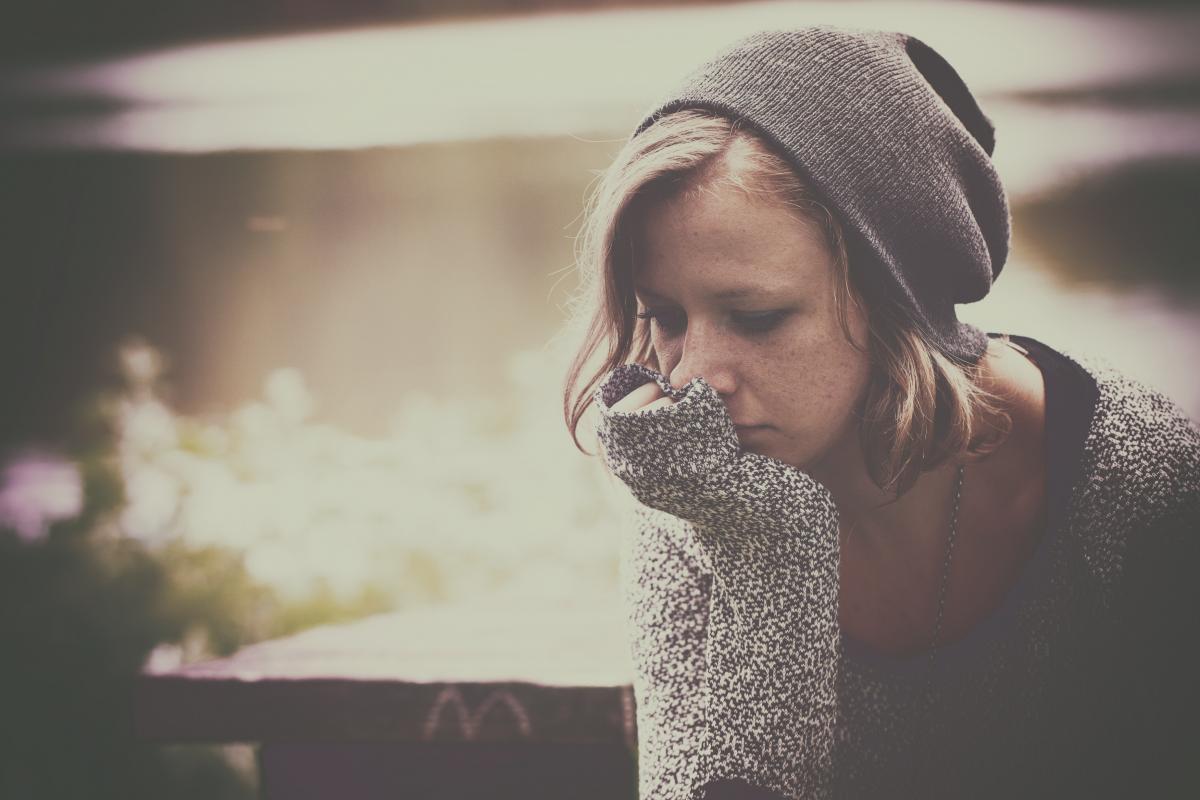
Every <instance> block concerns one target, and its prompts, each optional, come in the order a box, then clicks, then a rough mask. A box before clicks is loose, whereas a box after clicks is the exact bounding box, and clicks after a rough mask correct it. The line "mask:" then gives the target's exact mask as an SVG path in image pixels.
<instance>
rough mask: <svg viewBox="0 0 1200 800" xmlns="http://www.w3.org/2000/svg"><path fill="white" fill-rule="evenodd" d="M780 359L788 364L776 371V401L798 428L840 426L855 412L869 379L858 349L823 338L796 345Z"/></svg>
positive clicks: (780, 361) (782, 362)
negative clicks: (845, 347) (823, 339)
mask: <svg viewBox="0 0 1200 800" xmlns="http://www.w3.org/2000/svg"><path fill="white" fill-rule="evenodd" d="M778 363H779V364H781V365H783V364H785V365H787V368H786V369H782V370H777V372H776V381H777V386H778V389H779V391H778V392H777V393H776V403H777V404H778V405H779V406H780V407H783V408H788V409H789V410H790V414H789V416H790V417H791V419H792V422H793V423H794V424H795V425H796V426H797V427H798V428H802V429H809V430H813V429H822V430H828V429H830V428H835V429H836V428H840V427H841V426H842V425H843V424H844V423H845V421H846V420H847V419H848V418H849V417H850V416H851V415H852V414H853V413H854V411H855V409H856V408H857V404H858V401H859V398H860V395H861V393H862V391H863V389H864V387H865V385H866V380H867V375H866V366H865V361H864V360H863V357H862V356H861V355H860V354H859V353H858V352H857V351H855V350H853V349H849V348H848V346H847V349H843V348H841V347H839V346H836V345H835V344H833V343H829V342H821V343H819V344H814V345H813V346H812V347H809V346H800V347H796V348H793V349H791V350H790V351H789V352H788V353H786V354H784V355H782V356H781V357H780V359H779V361H778Z"/></svg>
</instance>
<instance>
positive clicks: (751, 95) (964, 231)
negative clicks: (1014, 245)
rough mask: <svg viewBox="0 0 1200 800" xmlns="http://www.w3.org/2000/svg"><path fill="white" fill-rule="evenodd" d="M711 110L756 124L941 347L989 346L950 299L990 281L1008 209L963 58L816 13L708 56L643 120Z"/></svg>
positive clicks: (852, 249) (965, 297)
mask: <svg viewBox="0 0 1200 800" xmlns="http://www.w3.org/2000/svg"><path fill="white" fill-rule="evenodd" d="M680 109H705V110H709V111H713V112H715V113H718V114H721V115H722V116H726V117H729V118H731V119H733V120H737V121H739V122H740V123H742V124H744V125H745V126H746V127H747V128H749V129H751V130H753V131H754V132H756V133H758V134H759V135H760V136H761V137H763V138H764V139H765V140H766V141H767V142H768V143H769V144H771V145H772V146H773V147H774V149H776V150H778V151H779V153H780V154H781V155H783V156H785V157H786V158H787V159H788V160H789V161H790V162H791V163H792V165H793V166H794V167H795V168H796V170H797V173H798V174H799V176H800V177H801V178H802V179H803V180H805V181H806V182H807V183H808V184H809V185H810V186H811V187H812V190H813V192H814V194H815V195H816V196H817V198H818V199H819V200H820V201H822V202H823V203H824V204H825V205H826V206H827V207H828V208H829V209H830V211H832V212H833V213H834V214H835V215H836V216H837V217H838V219H839V221H840V222H841V223H842V226H843V228H844V229H845V234H846V245H847V250H848V253H849V257H850V259H851V261H852V263H855V264H862V263H869V264H872V265H875V266H872V267H869V268H868V269H869V270H871V271H874V270H878V272H879V274H881V275H883V276H884V280H885V281H886V282H887V287H888V288H887V291H889V293H891V294H893V295H894V296H895V297H896V298H898V299H899V300H900V301H901V302H902V303H904V304H905V305H906V306H907V308H908V309H909V311H910V312H912V313H913V315H914V317H915V318H916V320H917V322H918V324H919V325H921V326H922V328H923V330H924V332H925V334H926V335H927V336H928V337H929V339H930V340H931V341H932V343H933V344H934V345H935V346H936V347H937V348H938V349H939V350H940V351H941V352H943V353H944V354H946V355H948V356H951V357H952V358H955V359H957V360H960V361H965V362H975V361H977V360H978V359H979V357H980V356H981V355H982V354H983V352H984V350H985V349H986V347H987V337H986V335H985V334H984V333H983V332H982V331H980V330H979V329H977V328H975V327H972V326H970V325H967V324H965V323H962V322H959V321H958V318H957V317H956V316H955V313H954V304H955V303H969V302H973V301H975V300H979V299H980V298H982V297H983V296H984V295H986V294H987V293H988V290H989V289H990V288H991V285H992V281H993V280H995V279H996V277H997V276H998V275H999V274H1000V269H1001V268H1002V267H1003V266H1004V260H1005V258H1006V257H1007V255H1008V238H1009V226H1010V216H1009V209H1008V201H1007V200H1006V198H1005V194H1004V187H1003V186H1002V185H1001V183H1000V178H999V176H998V175H997V174H996V170H995V168H994V167H993V165H992V160H991V155H992V149H993V147H994V146H995V138H994V129H993V127H992V123H991V121H990V120H989V119H988V118H987V117H986V116H985V115H984V113H983V111H981V110H980V108H979V105H978V104H977V103H976V102H975V98H974V97H972V96H971V92H970V90H968V89H967V87H966V84H964V83H963V81H962V79H961V78H960V77H959V76H958V73H957V72H955V71H954V68H953V67H951V66H950V64H949V63H948V62H947V61H946V60H945V59H943V58H942V57H941V56H940V55H938V54H937V53H936V52H935V51H934V50H933V49H932V48H930V47H929V46H928V45H926V44H924V43H922V42H921V41H919V40H917V39H915V38H913V37H912V36H908V35H906V34H902V33H891V32H884V31H867V30H851V29H843V28H834V27H829V26H819V27H810V28H801V29H798V30H789V31H770V32H764V33H758V34H755V35H753V36H751V37H749V38H747V39H744V40H742V41H741V42H739V43H737V44H735V45H734V46H732V47H731V48H729V49H728V50H726V51H724V52H722V53H721V54H719V55H717V56H716V57H715V58H714V59H712V60H711V61H709V62H707V63H705V64H703V65H701V66H700V67H699V68H698V69H697V70H696V71H694V72H693V73H692V74H691V75H689V76H688V77H687V78H686V79H685V81H684V82H683V84H682V85H681V86H680V87H678V88H677V89H676V90H675V91H674V92H673V93H672V94H671V95H669V97H668V99H666V100H665V101H663V102H661V103H659V104H658V105H657V106H656V108H655V110H654V111H653V112H651V113H650V114H649V115H648V116H647V117H646V118H645V119H644V120H643V121H642V123H641V125H640V126H638V129H637V130H636V131H635V132H634V134H633V135H634V136H635V137H636V136H637V135H638V134H639V133H641V132H642V131H644V130H645V129H646V128H648V127H649V126H650V125H651V124H652V123H653V122H654V121H655V120H657V119H658V118H659V117H661V116H663V115H664V114H668V113H670V112H672V111H678V110H680Z"/></svg>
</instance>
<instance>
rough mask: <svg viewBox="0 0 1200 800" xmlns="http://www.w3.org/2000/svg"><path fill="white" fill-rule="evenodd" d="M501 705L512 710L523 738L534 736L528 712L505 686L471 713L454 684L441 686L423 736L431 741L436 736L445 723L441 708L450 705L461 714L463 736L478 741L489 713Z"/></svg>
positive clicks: (460, 726) (467, 739) (468, 739)
mask: <svg viewBox="0 0 1200 800" xmlns="http://www.w3.org/2000/svg"><path fill="white" fill-rule="evenodd" d="M498 705H503V706H505V707H506V708H508V709H509V711H510V712H511V713H512V719H513V720H514V721H515V723H516V729H517V731H518V732H519V733H520V734H521V736H522V738H525V739H529V738H531V737H532V736H533V726H532V725H531V724H530V722H529V714H528V713H527V712H526V711H525V707H524V706H522V705H521V704H520V703H519V702H518V701H517V699H516V698H515V697H513V696H512V694H511V693H510V692H508V691H506V690H504V689H497V690H496V691H493V692H492V693H490V694H489V695H488V696H487V697H486V698H485V699H484V701H483V702H482V703H480V704H479V706H478V708H476V709H475V711H474V713H472V712H470V711H469V710H468V709H467V702H466V700H464V699H463V696H462V692H460V691H459V690H458V689H457V688H455V687H453V686H448V687H446V688H445V689H442V691H440V692H439V693H438V696H437V697H436V698H435V699H434V701H433V706H432V707H431V708H430V709H429V716H428V717H426V719H425V726H424V729H423V731H422V738H424V739H426V740H430V739H433V738H434V737H435V735H436V734H437V733H438V729H439V727H440V726H441V723H442V716H443V715H442V710H443V709H444V708H446V707H450V708H452V709H453V710H454V711H455V712H456V713H457V715H458V717H457V718H458V727H459V731H460V732H461V733H462V739H463V740H464V741H468V742H471V741H475V740H476V739H477V738H478V737H479V729H480V728H481V727H482V725H483V721H484V718H485V717H486V716H487V713H488V712H489V711H491V710H492V709H493V708H494V707H496V706H498Z"/></svg>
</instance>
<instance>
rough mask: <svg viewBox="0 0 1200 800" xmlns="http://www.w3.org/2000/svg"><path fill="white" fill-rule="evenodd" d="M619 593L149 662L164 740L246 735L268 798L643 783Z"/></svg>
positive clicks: (552, 791) (431, 613)
mask: <svg viewBox="0 0 1200 800" xmlns="http://www.w3.org/2000/svg"><path fill="white" fill-rule="evenodd" d="M630 676H631V670H630V667H629V663H628V656H627V646H626V643H625V639H624V635H623V630H622V627H621V622H620V618H619V616H618V611H617V607H616V603H615V602H614V603H611V604H606V603H596V602H594V601H593V602H587V603H584V602H580V601H571V600H570V599H552V600H548V599H544V598H542V599H521V600H514V599H508V600H504V601H493V602H482V601H481V602H474V603H471V604H467V605H459V606H454V607H435V608H426V609H421V610H412V611H406V612H400V613H395V614H387V615H381V616H377V617H371V618H369V619H365V620H362V621H360V622H356V623H352V624H349V625H343V626H337V627H328V628H318V629H314V630H311V631H307V632H305V633H302V634H299V635H297V636H293V637H290V638H287V639H281V640H278V641H271V642H264V643H261V644H256V645H253V646H250V647H247V648H245V649H243V650H241V651H239V652H238V653H236V654H234V655H233V656H231V657H229V658H224V659H220V660H216V661H210V662H205V663H197V664H191V665H187V666H184V667H180V668H178V669H174V670H170V671H162V672H153V673H145V674H143V675H142V676H141V677H140V679H139V682H138V687H137V693H136V702H135V726H136V730H137V731H138V734H139V736H141V737H142V738H144V739H147V740H150V741H155V742H161V743H185V742H208V743H230V742H252V743H255V744H257V745H258V747H259V759H258V761H259V768H260V771H261V775H260V783H261V786H262V788H263V794H264V795H265V797H266V798H268V800H283V799H285V798H286V799H287V800H308V798H336V799H337V800H366V798H371V799H372V800H374V798H388V799H389V800H403V799H404V798H439V799H440V798H462V799H463V800H465V799H466V798H480V799H481V800H482V798H487V799H488V800H495V799H496V798H508V797H513V798H516V797H520V798H542V797H545V798H585V799H587V800H591V798H597V799H599V798H605V800H618V799H619V800H633V799H634V798H635V797H636V788H635V784H636V770H635V754H636V741H637V731H636V727H635V717H634V700H633V692H632V690H631V688H630V685H629V684H630Z"/></svg>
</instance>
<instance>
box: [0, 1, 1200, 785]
mask: <svg viewBox="0 0 1200 800" xmlns="http://www.w3.org/2000/svg"><path fill="white" fill-rule="evenodd" d="M817 22H826V23H833V24H842V25H856V26H862V27H878V28H893V29H897V30H905V31H908V32H911V33H913V34H916V35H917V36H919V37H920V38H922V39H923V40H924V41H926V42H927V43H929V44H930V45H932V46H933V47H934V48H935V49H937V50H938V51H939V52H941V53H942V54H943V55H944V56H946V57H947V58H948V60H949V61H950V62H951V63H952V64H954V65H955V66H956V67H957V69H958V71H959V72H960V74H962V75H963V77H964V79H965V80H966V82H967V84H968V85H969V86H971V87H972V89H973V90H974V91H975V93H976V94H977V95H978V96H979V98H980V101H981V104H982V105H983V107H984V109H985V111H986V112H987V113H988V114H989V115H990V116H991V117H992V119H993V121H994V122H995V124H996V128H997V147H996V154H995V157H996V161H997V164H998V166H999V168H1000V170H1001V174H1002V175H1003V176H1004V178H1005V180H1006V183H1007V186H1008V189H1009V192H1010V199H1011V201H1012V204H1013V211H1014V245H1013V253H1012V256H1011V258H1010V260H1009V263H1008V265H1007V266H1006V267H1005V269H1004V274H1003V275H1002V277H1001V279H1000V280H999V282H998V283H997V285H996V289H995V291H994V292H993V293H992V295H991V296H989V297H988V299H987V300H985V301H984V302H982V303H980V304H977V305H976V306H971V307H966V308H964V309H962V316H963V317H965V318H967V319H969V320H971V321H973V322H975V323H976V324H978V325H980V326H981V327H984V328H985V329H987V330H992V331H1003V332H1010V333H1020V334H1026V335H1031V336H1034V337H1037V338H1040V339H1042V340H1043V341H1045V342H1047V343H1048V344H1051V345H1053V346H1056V347H1058V348H1060V349H1064V350H1066V351H1068V352H1071V353H1074V354H1079V355H1087V356H1099V357H1101V358H1104V359H1107V360H1108V361H1109V362H1110V363H1112V364H1113V365H1115V366H1117V367H1118V368H1120V369H1122V370H1124V371H1126V372H1127V373H1130V374H1132V375H1134V376H1135V377H1137V378H1140V379H1142V380H1143V381H1145V382H1147V383H1149V384H1151V385H1153V386H1155V387H1157V388H1160V389H1161V390H1163V391H1165V392H1166V393H1167V394H1168V395H1170V396H1171V397H1172V398H1174V399H1175V400H1176V401H1177V402H1178V403H1180V404H1181V405H1182V406H1183V407H1184V408H1185V409H1186V410H1187V411H1188V412H1189V413H1190V414H1191V415H1192V416H1193V417H1200V378H1197V376H1196V370H1195V369H1194V368H1188V367H1186V365H1187V364H1193V365H1195V364H1197V363H1200V337H1197V333H1198V332H1200V278H1198V276H1200V272H1198V271H1197V269H1196V255H1195V254H1196V253H1197V252H1198V251H1200V234H1198V231H1200V225H1197V208H1198V202H1197V201H1198V199H1200V198H1198V193H1200V48H1197V47H1196V46H1195V43H1196V42H1197V41H1200V11H1198V10H1196V9H1193V8H1192V7H1191V4H1189V3H1183V2H1180V3H1158V4H1154V3H1134V2H1130V3H1095V2H1089V3H1077V4H1061V5H1060V4H1048V3H966V2H963V3H958V2H882V1H878V2H838V3H818V2H743V3H686V2H678V3H656V4H653V5H650V4H637V3H632V2H626V3H617V2H606V0H574V1H573V0H449V1H448V2H432V1H431V0H387V1H386V2H384V1H383V0H352V1H351V2H339V3H332V2H328V3H322V2H318V1H317V0H250V1H249V2H246V1H245V0H243V1H242V2H236V3H235V2H210V3H203V4H196V3H188V4H184V3H178V2H162V0H117V1H116V2H109V3H105V4H93V3H83V2H79V1H78V0H62V2H56V3H43V4H40V5H39V4H32V3H25V4H18V3H10V4H7V5H6V6H5V8H4V9H3V11H0V232H2V242H3V251H2V252H3V260H2V262H0V263H2V265H3V266H2V268H3V270H4V273H3V275H4V282H3V287H2V288H0V326H2V335H0V366H2V367H3V378H2V380H3V391H0V649H2V650H3V653H4V656H3V658H0V707H2V708H3V709H4V710H5V711H4V714H3V715H0V796H3V797H6V798H7V797H13V798H27V797H37V798H42V797H47V798H49V797H53V798H59V797H63V798H66V797H71V798H79V797H122V798H142V797H146V798H150V797H153V798H162V797H173V798H192V797H195V798H201V797H204V798H213V797H229V798H239V797H251V796H254V793H255V791H256V780H257V778H256V773H255V768H254V760H253V754H252V752H251V751H250V750H249V749H248V748H243V747H224V748H211V747H196V746H189V747H169V748H166V747H150V746H147V745H141V744H138V743H136V742H135V741H134V740H133V739H132V736H131V733H130V731H129V729H128V728H129V726H128V721H127V718H126V714H127V712H126V710H125V709H126V705H127V702H128V691H129V686H130V681H131V679H132V677H133V676H134V675H135V674H136V673H137V672H138V671H139V670H140V669H144V668H145V669H169V668H170V667H171V666H173V665H178V664H182V663H187V662H191V661H195V660H198V659H204V658H211V657H213V656H218V655H223V654H228V653H230V652H232V651H233V650H235V649H237V648H238V647H239V646H241V645H244V644H247V643H249V642H253V641H258V640H262V639H267V638H272V637H277V636H281V635H284V634H287V633H291V632H294V631H298V630H301V629H304V628H308V627H312V626H314V625H319V624H324V623H331V622H338V621H343V620H350V619H354V618H357V617H361V616H364V615H367V614H371V613H376V612H380V611H385V610H393V609H403V608H406V607H412V606H415V605H419V604H429V603H448V602H454V601H456V600H460V599H464V598H467V597H469V596H472V595H480V594H489V595H491V594H496V593H506V592H507V593H517V594H526V595H528V594H533V595H537V596H546V597H554V596H556V595H561V594H562V593H565V592H570V593H572V594H579V595H586V596H590V597H593V598H594V599H595V602H598V603H613V602H616V588H615V579H616V563H617V558H616V545H617V526H618V519H619V511H618V508H617V506H618V502H619V500H618V493H616V492H615V489H614V487H613V486H612V485H611V483H609V482H608V481H606V480H605V479H604V478H603V476H602V475H601V474H600V473H599V470H598V468H597V464H596V463H595V460H594V459H588V458H585V457H584V456H582V455H580V454H579V453H578V452H577V451H576V450H575V449H574V447H573V445H572V444H571V442H570V439H569V437H568V436H567V434H566V433H565V430H564V428H563V424H562V421H561V411H560V393H561V382H562V376H563V372H564V369H565V365H566V361H567V359H568V357H569V355H570V352H571V346H572V344H573V343H574V341H573V339H572V338H571V337H570V336H569V335H564V333H563V330H564V328H563V326H564V321H565V308H566V303H567V300H568V298H569V297H570V295H571V291H572V290H573V289H574V288H575V286H576V279H575V276H574V274H573V273H572V265H573V237H574V235H575V234H576V232H577V230H578V225H579V221H580V212H581V209H582V207H583V203H584V200H585V197H586V195H587V191H588V188H589V186H590V185H591V184H592V182H593V180H594V177H595V174H596V172H597V171H598V170H600V169H602V168H603V167H604V166H605V165H606V164H607V163H608V161H609V160H610V159H611V158H612V156H613V155H614V154H615V153H616V151H617V150H618V149H619V147H620V145H621V142H622V140H623V138H624V137H625V136H626V135H627V133H628V132H629V130H630V129H631V128H632V126H633V125H635V124H636V122H637V121H638V120H639V119H640V118H641V116H642V113H643V112H644V111H645V110H646V109H647V108H648V107H649V106H650V104H651V103H652V102H653V100H654V98H655V97H656V96H658V95H659V94H660V93H661V92H663V91H665V90H666V89H667V88H669V87H670V85H671V84H672V83H673V82H674V81H675V80H677V79H678V78H679V77H680V76H681V75H682V74H683V73H684V72H685V71H686V70H687V69H688V68H689V67H690V66H692V65H693V64H695V63H696V62H698V61H700V60H701V59H703V58H705V57H707V56H708V55H710V54H711V53H712V52H713V51H714V50H715V49H716V48H718V47H720V46H722V45H724V44H726V43H728V42H729V41H731V40H732V39H734V38H737V37H739V36H741V35H743V34H745V33H749V32H751V31H753V30H756V29H759V28H764V27H772V26H787V25H797V24H808V23H817Z"/></svg>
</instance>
